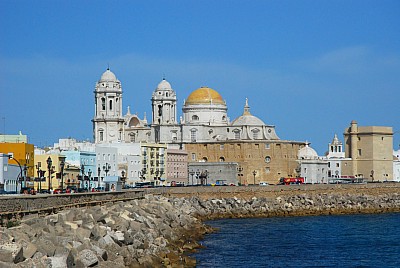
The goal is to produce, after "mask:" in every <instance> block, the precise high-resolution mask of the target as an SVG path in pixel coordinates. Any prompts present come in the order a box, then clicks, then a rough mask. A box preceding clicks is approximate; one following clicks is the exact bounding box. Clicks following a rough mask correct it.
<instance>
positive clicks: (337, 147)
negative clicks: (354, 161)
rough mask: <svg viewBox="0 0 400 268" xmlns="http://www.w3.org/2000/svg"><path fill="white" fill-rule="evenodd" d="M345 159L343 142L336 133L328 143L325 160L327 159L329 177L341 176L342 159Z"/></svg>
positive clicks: (336, 177)
mask: <svg viewBox="0 0 400 268" xmlns="http://www.w3.org/2000/svg"><path fill="white" fill-rule="evenodd" d="M344 159H345V152H344V150H343V143H342V142H341V141H340V140H339V139H338V137H337V135H336V134H335V136H334V137H333V140H332V142H331V143H329V145H328V154H327V155H326V160H328V177H329V178H335V179H338V178H341V176H342V161H343V160H344Z"/></svg>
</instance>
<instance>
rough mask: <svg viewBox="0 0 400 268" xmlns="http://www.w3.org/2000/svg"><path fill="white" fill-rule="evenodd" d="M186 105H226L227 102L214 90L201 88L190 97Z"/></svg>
mask: <svg viewBox="0 0 400 268" xmlns="http://www.w3.org/2000/svg"><path fill="white" fill-rule="evenodd" d="M185 104H186V105H188V104H189V105H190V104H225V101H224V100H223V99H222V97H221V95H220V94H219V93H218V92H217V91H215V90H214V89H212V88H209V87H201V88H198V89H196V90H195V91H193V92H192V93H191V94H190V95H189V97H188V98H187V99H186V102H185Z"/></svg>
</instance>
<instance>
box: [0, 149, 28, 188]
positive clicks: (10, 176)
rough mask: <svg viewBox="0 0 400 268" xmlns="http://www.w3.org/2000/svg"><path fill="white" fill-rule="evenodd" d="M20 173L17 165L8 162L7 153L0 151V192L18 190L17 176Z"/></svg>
mask: <svg viewBox="0 0 400 268" xmlns="http://www.w3.org/2000/svg"><path fill="white" fill-rule="evenodd" d="M19 175H21V176H22V175H23V174H21V169H20V167H19V166H18V165H10V164H8V154H3V153H0V192H1V191H2V190H4V191H6V192H13V191H18V190H19V188H20V185H19V182H18V180H17V178H18V177H19Z"/></svg>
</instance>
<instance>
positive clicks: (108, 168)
mask: <svg viewBox="0 0 400 268" xmlns="http://www.w3.org/2000/svg"><path fill="white" fill-rule="evenodd" d="M110 169H111V165H110V164H108V163H106V164H105V165H104V166H103V170H104V172H105V173H106V177H107V174H108V172H109V171H110Z"/></svg>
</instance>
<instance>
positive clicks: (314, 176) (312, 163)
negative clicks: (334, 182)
mask: <svg viewBox="0 0 400 268" xmlns="http://www.w3.org/2000/svg"><path fill="white" fill-rule="evenodd" d="M298 159H299V160H298V161H299V164H300V177H303V178H304V183H312V184H314V183H328V161H327V160H324V159H322V158H320V157H318V154H317V152H316V151H315V150H314V149H313V148H311V147H310V146H309V145H308V144H306V146H305V147H303V148H301V149H300V150H299V153H298Z"/></svg>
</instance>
